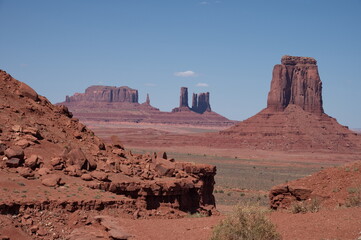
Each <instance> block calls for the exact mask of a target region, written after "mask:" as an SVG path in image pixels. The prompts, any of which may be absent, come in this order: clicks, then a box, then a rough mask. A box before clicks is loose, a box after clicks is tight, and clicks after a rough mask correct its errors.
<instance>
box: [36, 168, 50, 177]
mask: <svg viewBox="0 0 361 240" xmlns="http://www.w3.org/2000/svg"><path fill="white" fill-rule="evenodd" d="M49 173H50V169H49V168H46V167H42V168H39V170H38V174H39V175H40V176H44V175H47V174H49Z"/></svg>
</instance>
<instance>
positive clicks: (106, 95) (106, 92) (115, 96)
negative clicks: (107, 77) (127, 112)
mask: <svg viewBox="0 0 361 240" xmlns="http://www.w3.org/2000/svg"><path fill="white" fill-rule="evenodd" d="M65 101H66V102H84V101H87V102H129V103H138V90H135V89H131V88H129V87H119V88H117V87H109V86H91V87H88V88H87V89H86V90H85V93H76V94H75V95H74V96H71V97H69V96H66V100H65Z"/></svg>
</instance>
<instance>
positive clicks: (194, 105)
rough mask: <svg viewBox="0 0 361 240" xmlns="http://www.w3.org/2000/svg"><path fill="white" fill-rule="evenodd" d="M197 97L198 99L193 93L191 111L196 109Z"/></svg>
mask: <svg viewBox="0 0 361 240" xmlns="http://www.w3.org/2000/svg"><path fill="white" fill-rule="evenodd" d="M197 97H198V94H197V93H193V96H192V110H193V109H197V108H198V99H197ZM193 111H194V110H193Z"/></svg>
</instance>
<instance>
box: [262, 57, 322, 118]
mask: <svg viewBox="0 0 361 240" xmlns="http://www.w3.org/2000/svg"><path fill="white" fill-rule="evenodd" d="M281 63H282V64H277V65H275V67H274V69H273V75H272V82H271V90H270V92H269V93H268V101H267V108H269V109H271V110H274V111H283V110H284V109H285V108H286V107H287V106H288V105H289V104H295V105H297V106H300V107H301V108H302V109H303V110H305V111H307V112H311V113H316V114H322V113H323V107H322V82H321V79H320V76H319V74H318V67H317V62H316V60H315V59H313V58H308V57H293V56H283V57H282V60H281Z"/></svg>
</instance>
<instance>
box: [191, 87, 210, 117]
mask: <svg viewBox="0 0 361 240" xmlns="http://www.w3.org/2000/svg"><path fill="white" fill-rule="evenodd" d="M194 98H197V94H195V95H194V94H193V103H195V104H192V111H194V112H196V113H201V114H202V113H204V112H211V111H212V110H211V105H210V103H209V92H206V93H199V94H198V100H197V101H196V102H194Z"/></svg>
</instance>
